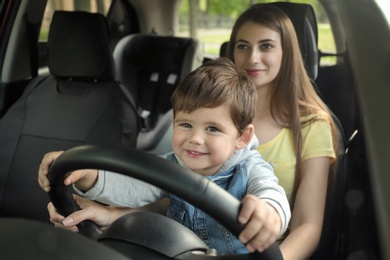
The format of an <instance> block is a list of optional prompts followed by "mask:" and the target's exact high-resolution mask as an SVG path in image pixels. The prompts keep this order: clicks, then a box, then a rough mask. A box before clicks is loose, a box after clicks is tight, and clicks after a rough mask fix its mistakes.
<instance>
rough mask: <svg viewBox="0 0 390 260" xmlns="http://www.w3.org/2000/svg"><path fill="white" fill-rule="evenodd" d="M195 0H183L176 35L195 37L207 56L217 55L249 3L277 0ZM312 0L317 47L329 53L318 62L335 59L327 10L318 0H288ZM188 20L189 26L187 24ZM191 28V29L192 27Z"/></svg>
mask: <svg viewBox="0 0 390 260" xmlns="http://www.w3.org/2000/svg"><path fill="white" fill-rule="evenodd" d="M193 2H195V1H183V2H182V4H181V9H180V17H179V32H178V35H179V36H185V37H189V36H190V37H194V38H198V39H199V40H200V41H201V42H202V43H203V46H204V52H205V55H206V56H207V57H209V58H215V57H217V56H219V51H220V47H221V45H222V43H223V42H226V41H228V40H229V36H230V33H231V29H232V27H233V24H234V21H235V20H236V19H237V17H238V15H239V14H241V13H242V12H243V11H244V10H245V9H247V8H248V7H249V6H250V4H252V3H265V2H276V1H267V0H263V1H253V0H252V1H244V2H246V4H243V1H242V0H231V1H213V0H208V1H207V0H199V1H198V5H194V6H191V3H193ZM287 2H299V3H308V4H311V5H312V6H313V8H314V10H315V13H316V18H317V23H318V34H319V35H318V48H319V49H320V50H321V52H322V53H327V54H332V55H330V56H328V57H323V58H321V65H331V64H334V63H336V57H335V56H334V54H335V53H336V47H335V42H334V38H333V33H332V29H331V26H330V24H329V20H328V17H327V15H326V12H325V11H324V9H323V8H322V6H321V5H320V3H319V2H318V1H317V0H308V1H302V0H300V1H287ZM191 8H196V9H197V10H198V11H197V12H196V17H194V20H195V21H196V22H193V23H191V19H192V17H191V12H190V10H191ZM190 24H191V26H190ZM191 29H192V30H191Z"/></svg>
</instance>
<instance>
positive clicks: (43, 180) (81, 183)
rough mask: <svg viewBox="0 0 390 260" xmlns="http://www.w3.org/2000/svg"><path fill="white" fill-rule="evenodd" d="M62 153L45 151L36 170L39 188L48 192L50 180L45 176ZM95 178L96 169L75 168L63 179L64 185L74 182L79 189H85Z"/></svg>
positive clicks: (96, 174)
mask: <svg viewBox="0 0 390 260" xmlns="http://www.w3.org/2000/svg"><path fill="white" fill-rule="evenodd" d="M63 153H64V151H57V152H50V153H47V154H45V156H44V157H43V159H42V161H41V164H40V166H39V171H38V183H39V186H41V188H42V189H43V190H44V191H46V192H49V191H50V189H51V187H50V181H49V178H48V177H47V175H48V173H49V169H50V166H51V165H52V164H53V162H54V161H55V160H56V159H57V158H58V157H59V156H60V155H61V154H63ZM97 178H98V171H97V170H77V171H73V172H71V173H70V174H68V176H67V177H66V178H65V179H64V184H65V185H66V186H68V185H71V184H75V185H76V186H77V188H79V189H80V190H82V191H87V190H89V189H90V188H92V187H93V185H95V183H96V181H97Z"/></svg>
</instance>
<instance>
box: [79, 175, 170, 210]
mask: <svg viewBox="0 0 390 260" xmlns="http://www.w3.org/2000/svg"><path fill="white" fill-rule="evenodd" d="M74 189H75V190H76V191H77V193H78V194H80V195H82V196H83V197H86V198H88V199H90V200H95V201H99V202H101V203H104V204H108V205H114V206H118V207H131V208H138V207H142V206H144V205H147V204H150V203H153V202H155V201H157V200H160V199H161V198H163V197H164V196H165V192H164V191H162V190H161V189H159V188H157V187H156V186H153V185H151V184H148V183H146V182H143V181H140V180H137V179H135V178H131V177H128V176H124V175H121V174H118V173H114V172H108V171H104V170H99V171H98V179H97V181H96V183H95V185H94V186H93V187H92V188H91V189H90V190H88V191H86V192H83V191H81V190H79V189H78V188H77V187H75V186H74Z"/></svg>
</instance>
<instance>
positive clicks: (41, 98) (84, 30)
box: [0, 11, 139, 221]
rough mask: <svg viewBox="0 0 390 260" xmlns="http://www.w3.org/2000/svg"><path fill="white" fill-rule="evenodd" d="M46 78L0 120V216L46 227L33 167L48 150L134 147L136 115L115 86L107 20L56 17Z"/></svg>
mask: <svg viewBox="0 0 390 260" xmlns="http://www.w3.org/2000/svg"><path fill="white" fill-rule="evenodd" d="M48 67H49V70H50V74H51V75H49V76H40V77H37V78H35V79H33V80H32V81H31V83H30V84H29V85H28V86H27V87H26V89H25V91H24V93H23V95H22V96H21V97H20V99H19V100H18V101H17V102H16V103H15V104H14V105H13V106H11V108H10V109H9V110H8V111H7V113H6V114H5V115H4V117H3V118H2V119H1V120H0V144H1V148H0V161H1V164H0V216H1V217H23V218H31V219H37V220H42V221H49V215H48V213H47V209H46V206H47V203H48V202H49V196H48V194H46V193H45V192H44V191H43V190H42V189H40V187H39V186H38V181H37V176H38V167H39V164H40V162H41V160H42V158H43V155H44V154H45V153H47V152H50V151H56V150H66V149H68V148H71V147H74V146H78V145H82V144H86V143H90V144H92V143H93V144H116V145H124V146H128V147H135V144H136V138H137V131H138V128H139V126H138V117H137V111H136V109H135V106H134V104H132V103H131V101H130V98H129V94H128V93H127V92H126V89H124V88H123V86H121V85H119V84H117V82H116V81H115V80H114V74H115V73H114V61H113V56H112V53H111V52H110V50H109V33H108V27H107V22H106V19H105V17H104V16H103V15H100V14H91V13H86V12H65V11H57V12H55V13H54V17H53V20H52V23H51V26H50V32H49V38H48Z"/></svg>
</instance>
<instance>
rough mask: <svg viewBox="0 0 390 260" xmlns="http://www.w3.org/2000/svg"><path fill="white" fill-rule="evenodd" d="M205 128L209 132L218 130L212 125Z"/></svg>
mask: <svg viewBox="0 0 390 260" xmlns="http://www.w3.org/2000/svg"><path fill="white" fill-rule="evenodd" d="M206 130H207V131H210V132H220V131H219V129H218V128H216V127H214V126H209V127H207V128H206Z"/></svg>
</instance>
